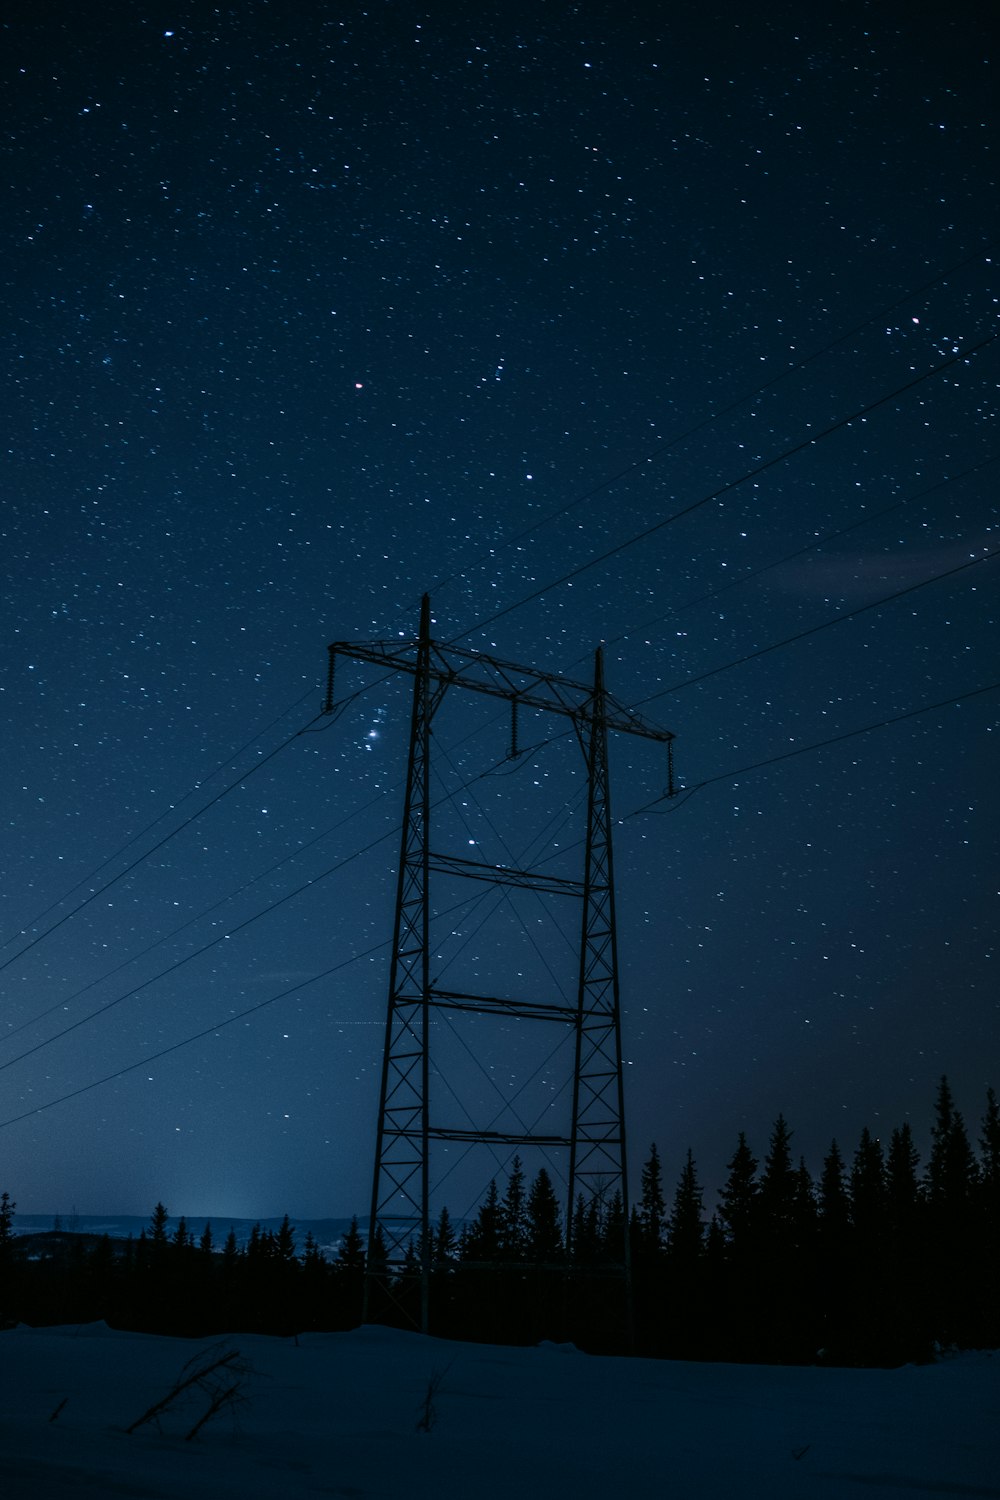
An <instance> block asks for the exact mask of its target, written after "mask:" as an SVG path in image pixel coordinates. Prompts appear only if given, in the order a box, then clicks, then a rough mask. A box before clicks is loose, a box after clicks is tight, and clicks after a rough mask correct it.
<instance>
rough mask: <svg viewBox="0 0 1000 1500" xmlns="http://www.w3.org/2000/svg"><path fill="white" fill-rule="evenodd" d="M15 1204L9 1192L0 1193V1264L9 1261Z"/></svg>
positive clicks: (12, 1239)
mask: <svg viewBox="0 0 1000 1500" xmlns="http://www.w3.org/2000/svg"><path fill="white" fill-rule="evenodd" d="M16 1207H17V1204H16V1203H14V1202H13V1201H12V1199H11V1196H10V1194H9V1193H0V1265H6V1264H7V1263H8V1262H9V1261H10V1256H11V1247H12V1246H13V1243H14V1210H15V1208H16Z"/></svg>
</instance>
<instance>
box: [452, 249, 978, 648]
mask: <svg viewBox="0 0 1000 1500" xmlns="http://www.w3.org/2000/svg"><path fill="white" fill-rule="evenodd" d="M998 247H1000V240H993V241H990V242H988V243H987V244H986V245H983V246H982V247H981V248H980V249H979V250H976V251H975V252H974V253H973V254H972V255H969V256H966V257H965V259H963V260H960V261H958V262H957V263H956V264H955V265H953V266H949V267H948V268H947V269H946V270H944V271H940V272H938V274H937V275H936V276H934V277H932V278H931V279H930V280H929V281H925V282H923V283H922V284H921V285H920V286H918V287H914V288H912V289H910V290H908V291H906V292H904V293H903V295H902V296H900V297H898V298H897V299H896V300H895V301H894V302H890V303H889V305H888V306H887V307H883V308H881V309H879V311H878V312H875V313H870V314H869V315H868V316H867V317H866V318H863V319H862V320H861V322H859V323H855V324H854V325H853V327H851V328H848V329H847V330H846V332H844V333H840V334H838V335H837V337H836V338H835V339H831V340H830V342H829V343H827V344H824V345H823V347H822V348H821V349H817V350H815V351H814V352H813V353H812V354H808V355H806V356H805V358H804V359H800V360H796V361H795V362H794V363H792V364H790V365H788V366H787V367H786V368H785V369H783V370H781V371H779V373H778V374H777V375H775V376H773V377H772V378H771V379H770V380H766V381H764V383H763V384H762V385H758V386H755V387H753V388H752V389H751V390H747V391H744V392H743V394H742V395H740V396H737V397H736V399H735V400H734V401H732V402H730V403H729V405H728V406H724V407H722V408H721V409H720V410H719V411H714V412H711V413H710V414H709V415H708V416H707V417H704V418H702V420H701V421H700V422H696V423H695V424H694V426H693V427H688V428H687V429H685V431H684V432H681V433H678V434H677V435H676V436H674V437H672V438H669V439H668V440H667V441H666V442H663V443H659V444H657V446H656V447H655V448H651V449H650V450H649V451H648V452H647V453H644V454H643V455H642V456H641V457H640V458H637V459H634V460H633V461H632V462H631V463H629V464H626V465H625V467H624V468H623V469H619V470H617V471H616V473H614V474H612V475H610V476H608V477H607V478H605V479H602V480H600V481H599V482H598V483H597V484H595V485H593V486H592V487H591V488H590V489H588V490H586V491H584V493H583V494H581V495H578V496H576V497H575V498H574V499H573V500H571V501H569V502H568V503H567V504H566V505H562V506H560V507H559V508H558V509H556V510H554V511H551V512H550V513H549V514H548V515H547V516H543V517H542V518H541V519H540V520H538V521H533V522H532V524H531V525H530V526H526V527H524V528H523V529H522V530H521V531H518V532H516V533H515V535H513V536H511V537H508V538H506V539H505V540H504V541H502V542H499V543H498V544H497V545H496V547H493V548H488V549H487V550H486V551H484V552H481V553H480V554H479V556H478V557H474V558H473V559H472V560H471V562H468V563H466V564H465V565H464V566H463V567H462V568H461V569H460V570H459V569H456V570H455V571H453V572H451V573H449V574H447V575H446V576H445V577H444V578H442V579H438V580H437V581H436V582H435V584H434V590H435V591H436V590H438V589H444V588H447V586H448V585H449V584H450V583H453V582H454V580H455V579H456V578H460V577H462V576H463V575H466V574H468V573H470V572H471V571H472V570H473V569H475V568H477V567H479V566H480V565H481V564H483V563H485V562H492V561H495V559H496V557H497V556H498V554H499V553H501V552H505V551H507V549H508V548H510V547H514V546H516V545H517V544H518V543H519V542H523V541H525V540H526V539H527V538H528V537H529V536H533V535H534V533H535V532H536V531H539V530H541V528H542V527H543V526H547V525H548V524H549V523H550V522H551V521H557V520H561V519H562V517H563V516H567V515H569V514H570V513H571V512H572V511H574V510H576V509H577V508H578V507H579V506H581V505H583V504H584V503H585V502H586V501H587V500H592V499H593V498H594V496H595V495H600V494H602V493H603V492H604V491H605V490H608V489H611V488H612V486H613V485H616V484H618V482H619V481H620V480H622V479H626V478H628V476H629V475H630V474H635V473H638V472H639V471H640V470H644V469H646V467H647V466H648V465H649V464H651V463H653V462H654V461H655V460H656V459H658V458H661V457H662V456H663V454H665V453H669V452H670V451H671V450H672V449H674V448H676V447H679V446H680V444H681V443H684V442H686V441H687V440H688V439H689V438H692V437H696V436H697V434H698V433H699V432H703V431H704V430H705V429H706V428H707V427H710V426H711V425H712V424H713V423H714V422H717V421H719V420H720V419H721V418H723V417H728V416H731V415H732V414H733V412H736V411H739V410H740V408H741V407H744V406H747V405H748V404H750V403H751V402H754V401H756V400H758V399H759V397H761V396H763V395H766V393H767V392H768V391H770V390H772V389H773V388H774V387H775V386H777V385H780V384H781V382H782V381H784V380H787V379H788V378H789V377H790V376H791V375H796V374H798V373H800V372H801V371H802V370H804V369H806V368H807V367H808V366H809V365H811V364H814V363H815V362H816V361H817V360H819V359H823V358H824V357H825V356H826V355H827V354H830V353H831V352H832V351H833V350H834V349H837V348H839V347H840V345H841V344H845V343H847V341H848V339H852V338H855V337H856V336H857V335H858V334H859V333H863V332H864V330H865V329H866V328H868V327H869V326H870V325H871V324H872V323H875V322H876V321H881V322H884V320H885V319H886V318H887V317H888V316H889V315H890V314H892V313H894V312H896V311H897V310H898V309H899V308H900V307H903V306H904V305H905V304H907V303H909V304H911V305H912V303H913V301H914V299H915V298H917V297H922V296H924V295H925V294H926V293H927V292H929V291H932V290H933V289H934V287H936V286H940V285H941V283H942V282H943V281H947V280H948V279H949V278H950V277H952V276H955V275H957V274H958V272H960V271H964V270H965V269H966V267H967V266H971V265H973V264H974V263H975V262H977V261H980V260H982V259H983V258H984V257H985V258H986V260H987V263H988V262H989V256H990V254H991V252H992V251H993V250H994V249H996V248H998ZM474 628H475V627H474Z"/></svg>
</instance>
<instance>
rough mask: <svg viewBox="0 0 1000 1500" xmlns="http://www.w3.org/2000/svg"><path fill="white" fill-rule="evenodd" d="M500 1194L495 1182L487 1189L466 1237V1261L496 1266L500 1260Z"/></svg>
mask: <svg viewBox="0 0 1000 1500" xmlns="http://www.w3.org/2000/svg"><path fill="white" fill-rule="evenodd" d="M501 1214H502V1210H501V1205H500V1194H499V1192H498V1191H497V1185H496V1182H495V1181H492V1182H491V1183H490V1185H489V1187H488V1188H487V1189H486V1197H485V1198H484V1199H483V1202H482V1205H481V1207H480V1209H479V1212H478V1214H477V1215H476V1217H475V1219H474V1220H473V1222H472V1224H471V1225H470V1227H469V1232H468V1234H467V1235H466V1237H465V1256H464V1259H466V1260H470V1261H481V1262H484V1263H486V1264H489V1265H494V1264H495V1263H496V1262H497V1261H498V1260H499V1258H500V1233H501Z"/></svg>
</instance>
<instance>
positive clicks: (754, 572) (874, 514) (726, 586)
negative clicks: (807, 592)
mask: <svg viewBox="0 0 1000 1500" xmlns="http://www.w3.org/2000/svg"><path fill="white" fill-rule="evenodd" d="M995 463H1000V454H994V455H993V456H992V457H991V458H985V459H983V461H982V462H981V463H978V464H972V465H971V466H970V467H969V468H968V469H962V470H960V472H959V473H957V474H949V475H946V477H945V478H944V479H939V480H937V481H936V483H934V484H931V485H928V486H927V488H926V489H923V490H917V491H916V492H915V493H914V494H912V495H904V496H903V497H902V498H901V499H899V500H894V501H893V502H892V504H891V505H886V506H883V508H882V509H881V510H874V511H871V512H869V514H867V515H864V516H860V517H859V518H858V520H856V521H851V522H850V523H849V525H847V526H840V527H838V528H837V530H836V531H828V532H826V533H825V534H824V535H823V536H820V537H814V539H813V540H812V541H811V542H808V543H807V544H806V545H805V546H804V547H797V548H796V549H795V551H794V552H786V553H785V554H784V556H782V557H777V558H775V559H774V560H773V561H772V562H768V563H762V564H761V565H760V567H757V568H750V569H749V570H748V571H747V572H745V573H741V574H740V575H739V576H738V577H736V578H730V579H729V580H728V581H727V582H726V583H720V584H719V586H718V588H714V589H709V591H708V593H707V594H699V595H697V597H696V598H694V599H686V600H685V601H684V603H683V604H678V605H676V606H675V607H674V608H673V609H668V610H667V612H666V613H665V614H662V615H657V616H656V617H655V618H654V619H652V620H644V621H643V622H642V624H641V625H630V626H629V628H628V629H627V630H626V631H623V632H622V634H621V635H616V636H611V637H610V638H609V639H608V640H606V641H605V642H604V645H605V646H616V645H618V643H619V642H620V641H625V640H628V638H629V636H631V635H632V634H633V633H634V632H637V631H646V630H649V629H650V628H651V627H652V626H654V625H660V624H662V623H663V621H664V620H670V619H673V618H675V617H676V616H677V615H680V614H682V613H683V612H684V610H687V609H693V608H694V607H695V605H697V604H706V603H707V602H708V601H709V600H710V599H717V598H718V597H719V595H720V594H725V593H728V592H729V590H730V589H735V588H739V587H740V585H741V584H744V583H749V582H750V581H751V579H753V578H760V577H761V576H762V575H763V574H764V573H770V572H773V571H774V569H775V568H781V567H784V566H785V564H786V563H790V562H794V561H795V560H796V559H797V558H799V557H805V556H806V555H807V554H808V553H810V552H815V551H817V550H818V549H819V548H820V547H825V546H826V545H827V544H828V543H829V542H835V541H838V540H839V539H840V538H841V537H844V536H849V535H850V533H851V532H852V531H858V530H859V529H860V528H861V527H862V526H867V525H868V524H869V523H870V522H872V521H881V520H883V519H884V518H885V517H886V516H888V515H891V514H892V512H893V511H895V510H899V509H900V508H901V507H902V506H904V505H911V504H912V503H913V501H914V500H922V499H924V498H925V497H926V496H927V495H933V494H935V493H936V492H937V491H938V490H943V489H947V488H948V486H949V485H952V484H958V483H959V482H960V481H961V480H963V479H967V478H968V477H969V475H970V474H978V473H979V471H980V470H981V469H988V468H989V467H990V466H991V465H992V464H995ZM585 660H586V657H585V656H579V657H577V658H576V662H575V663H574V665H576V663H578V662H581V661H585Z"/></svg>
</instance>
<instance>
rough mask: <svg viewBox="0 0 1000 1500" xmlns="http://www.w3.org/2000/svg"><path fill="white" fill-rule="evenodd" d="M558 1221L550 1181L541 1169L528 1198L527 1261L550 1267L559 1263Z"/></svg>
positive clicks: (559, 1227) (560, 1236) (559, 1229)
mask: <svg viewBox="0 0 1000 1500" xmlns="http://www.w3.org/2000/svg"><path fill="white" fill-rule="evenodd" d="M559 1218H560V1216H559V1200H558V1199H557V1197H556V1194H555V1189H554V1188H553V1186H552V1179H551V1177H550V1176H549V1174H548V1172H546V1170H545V1168H544V1167H541V1168H539V1171H538V1176H537V1177H536V1178H535V1180H534V1182H533V1183H532V1184H531V1191H530V1192H529V1194H528V1206H527V1224H528V1232H527V1242H526V1251H527V1256H528V1259H529V1260H531V1261H534V1262H535V1263H536V1264H538V1265H551V1264H553V1262H555V1261H558V1260H561V1259H562V1253H563V1236H562V1227H561V1225H560V1222H559Z"/></svg>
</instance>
